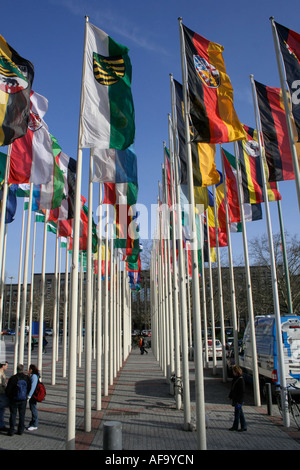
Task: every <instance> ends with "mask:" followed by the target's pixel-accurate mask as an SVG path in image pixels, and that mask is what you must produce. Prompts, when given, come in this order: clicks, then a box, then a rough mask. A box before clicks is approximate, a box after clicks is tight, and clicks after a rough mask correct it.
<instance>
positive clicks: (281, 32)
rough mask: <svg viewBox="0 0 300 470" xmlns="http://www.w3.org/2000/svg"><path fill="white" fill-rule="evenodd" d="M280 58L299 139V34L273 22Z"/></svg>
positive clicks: (299, 139) (299, 138)
mask: <svg viewBox="0 0 300 470" xmlns="http://www.w3.org/2000/svg"><path fill="white" fill-rule="evenodd" d="M275 27H276V30H277V35H278V39H279V44H280V49H281V54H282V59H283V63H284V67H285V73H286V80H287V84H288V87H289V89H290V94H291V102H292V113H293V116H294V119H295V124H296V128H297V134H298V139H296V140H298V142H299V141H300V99H299V96H300V95H299V83H300V34H298V33H296V32H295V31H292V30H291V29H288V28H286V27H285V26H282V25H281V24H279V23H276V22H275Z"/></svg>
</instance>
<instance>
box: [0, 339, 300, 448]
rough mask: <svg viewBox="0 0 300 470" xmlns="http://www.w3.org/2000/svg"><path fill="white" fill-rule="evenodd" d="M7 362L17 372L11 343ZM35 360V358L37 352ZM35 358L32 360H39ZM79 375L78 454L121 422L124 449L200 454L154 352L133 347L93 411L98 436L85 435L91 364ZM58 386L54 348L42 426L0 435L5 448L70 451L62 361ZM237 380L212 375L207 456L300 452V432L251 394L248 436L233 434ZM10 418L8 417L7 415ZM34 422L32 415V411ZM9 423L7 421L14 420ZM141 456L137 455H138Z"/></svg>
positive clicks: (46, 372)
mask: <svg viewBox="0 0 300 470" xmlns="http://www.w3.org/2000/svg"><path fill="white" fill-rule="evenodd" d="M7 345H8V346H7V358H8V361H9V363H10V367H9V370H8V376H9V375H10V374H11V372H12V371H11V369H12V354H13V348H12V346H10V345H9V343H7ZM35 354H36V353H35ZM35 357H36V356H33V358H32V362H34V360H35ZM82 364H83V366H82V367H81V368H78V374H77V377H78V378H77V421H76V429H77V432H76V449H77V450H103V423H104V422H106V421H111V420H113V421H120V422H121V423H122V447H123V450H124V451H127V452H129V453H130V452H131V451H141V450H143V451H153V452H155V451H176V452H177V453H178V452H182V453H183V452H193V451H196V450H197V434H196V432H195V431H194V432H192V431H184V430H183V411H182V410H176V407H175V400H174V397H173V395H171V394H170V386H169V384H168V383H167V381H166V379H165V378H164V377H163V374H162V372H161V370H160V367H159V364H158V362H157V361H156V359H155V358H154V356H153V354H152V352H151V350H149V354H144V355H143V356H141V355H140V353H139V350H138V349H134V350H133V351H132V353H131V354H130V356H129V358H128V359H127V361H126V362H125V363H124V364H123V366H122V369H121V371H120V372H119V374H118V376H117V378H116V379H115V381H114V384H113V385H112V386H111V387H110V390H109V396H108V397H103V399H102V409H101V410H100V411H96V410H95V409H94V407H93V410H92V431H91V432H89V433H85V432H84V361H83V362H82ZM94 367H95V364H94V362H93V371H92V380H93V383H92V393H93V395H92V402H93V401H94V399H95V396H94V393H95V383H94V378H95V370H94ZM193 367H194V365H193V363H192V362H191V363H190V374H191V404H192V416H194V410H195V403H194V380H193V375H194V368H193ZM56 377H57V380H56V382H57V383H56V385H55V386H51V385H50V383H51V348H49V349H48V352H47V353H46V354H45V355H44V356H43V381H44V383H45V385H46V388H47V396H46V400H45V401H44V402H43V403H41V404H39V405H38V408H39V427H38V430H37V431H35V432H29V431H25V432H24V434H23V435H22V436H19V435H17V434H15V435H14V436H13V437H9V436H7V435H6V434H5V433H0V449H1V450H26V449H30V450H65V439H66V418H67V414H66V411H67V408H66V405H67V379H66V378H62V374H61V360H59V361H58V362H57V374H56ZM229 389H230V381H229V382H227V383H223V380H222V376H221V370H220V371H219V374H217V375H215V376H214V375H212V371H211V369H206V370H205V403H206V415H207V419H208V427H207V430H206V440H207V449H208V450H300V431H299V430H297V429H296V428H295V427H294V424H293V422H292V423H291V427H290V428H285V427H283V426H282V422H281V419H280V417H279V416H278V412H277V410H276V408H275V406H273V414H274V416H268V414H267V407H266V405H262V406H261V407H259V408H258V407H256V406H255V405H254V403H253V397H252V393H251V390H250V389H249V390H248V392H249V393H247V400H246V405H245V407H244V411H245V415H246V419H247V422H248V431H247V432H244V433H238V432H229V431H228V428H229V427H231V424H232V419H233V408H232V407H231V405H230V403H229V400H228V398H227V397H228V393H229ZM5 416H6V419H8V412H6V415H5ZM26 417H27V422H29V419H30V411H29V409H27V412H26ZM7 422H8V421H7ZM132 453H133V454H134V452H132Z"/></svg>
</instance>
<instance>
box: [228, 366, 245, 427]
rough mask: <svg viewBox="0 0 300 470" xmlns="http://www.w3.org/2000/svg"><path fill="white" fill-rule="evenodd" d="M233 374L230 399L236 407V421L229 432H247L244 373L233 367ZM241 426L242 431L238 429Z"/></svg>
mask: <svg viewBox="0 0 300 470" xmlns="http://www.w3.org/2000/svg"><path fill="white" fill-rule="evenodd" d="M232 372H233V380H232V384H231V390H230V393H229V398H230V399H231V400H232V406H234V420H233V425H232V427H231V428H230V429H229V431H238V430H239V431H247V423H246V420H245V416H244V411H243V404H244V395H245V381H244V378H243V372H242V369H241V368H240V367H239V366H233V368H232ZM239 424H241V428H240V429H238V428H239Z"/></svg>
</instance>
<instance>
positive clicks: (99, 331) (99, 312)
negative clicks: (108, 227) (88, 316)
mask: <svg viewBox="0 0 300 470" xmlns="http://www.w3.org/2000/svg"><path fill="white" fill-rule="evenodd" d="M99 211H100V214H99V225H98V227H99V228H98V260H97V265H98V276H97V285H98V290H97V322H96V328H97V330H96V410H101V390H102V387H101V380H102V377H101V375H102V374H101V371H102V367H101V365H102V362H101V359H102V282H101V275H102V183H99Z"/></svg>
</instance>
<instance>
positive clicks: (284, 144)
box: [254, 81, 299, 181]
mask: <svg viewBox="0 0 300 470" xmlns="http://www.w3.org/2000/svg"><path fill="white" fill-rule="evenodd" d="M254 83H255V88H256V93H257V100H258V107H259V113H260V121H261V127H262V134H263V141H264V142H263V143H264V148H265V155H266V160H267V164H268V168H269V181H285V180H293V179H295V174H294V168H293V160H292V155H291V150H290V143H289V138H288V130H287V124H286V117H285V110H284V104H283V98H282V91H281V89H280V88H274V87H269V86H266V85H263V84H262V83H259V82H256V81H255V82H254ZM297 147H299V145H298V144H297V145H296V148H297ZM297 150H298V149H297ZM298 154H299V152H298Z"/></svg>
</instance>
